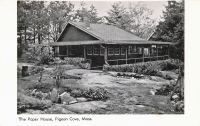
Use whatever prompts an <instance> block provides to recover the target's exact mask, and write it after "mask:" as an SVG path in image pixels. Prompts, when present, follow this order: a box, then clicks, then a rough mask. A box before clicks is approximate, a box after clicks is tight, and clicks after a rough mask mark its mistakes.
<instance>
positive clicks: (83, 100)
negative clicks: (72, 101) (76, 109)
mask: <svg viewBox="0 0 200 126" xmlns="http://www.w3.org/2000/svg"><path fill="white" fill-rule="evenodd" d="M76 100H77V102H86V101H87V99H86V98H84V97H80V98H76Z"/></svg>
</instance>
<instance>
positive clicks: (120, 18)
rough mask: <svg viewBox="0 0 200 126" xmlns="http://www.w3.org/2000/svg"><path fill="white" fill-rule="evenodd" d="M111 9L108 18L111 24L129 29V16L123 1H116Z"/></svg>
mask: <svg viewBox="0 0 200 126" xmlns="http://www.w3.org/2000/svg"><path fill="white" fill-rule="evenodd" d="M111 7H112V8H111V9H110V10H109V11H108V15H109V16H108V17H106V19H107V20H108V21H109V23H110V24H113V25H116V26H117V27H119V28H122V29H127V27H128V25H129V23H130V22H129V18H128V17H129V16H128V12H127V11H126V8H125V7H124V6H123V5H122V3H121V2H115V3H114V4H112V5H111Z"/></svg>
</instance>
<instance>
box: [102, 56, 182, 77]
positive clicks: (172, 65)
mask: <svg viewBox="0 0 200 126" xmlns="http://www.w3.org/2000/svg"><path fill="white" fill-rule="evenodd" d="M180 63H181V61H180V60H178V59H167V60H161V61H149V62H142V63H135V64H124V65H104V66H103V70H104V71H117V72H134V73H139V74H146V75H151V76H154V75H157V74H159V73H158V71H164V70H173V69H178V68H179V64H180Z"/></svg>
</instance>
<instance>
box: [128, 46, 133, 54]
mask: <svg viewBox="0 0 200 126" xmlns="http://www.w3.org/2000/svg"><path fill="white" fill-rule="evenodd" d="M128 54H133V46H128Z"/></svg>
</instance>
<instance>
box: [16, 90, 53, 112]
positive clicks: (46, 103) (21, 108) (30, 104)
mask: <svg viewBox="0 0 200 126" xmlns="http://www.w3.org/2000/svg"><path fill="white" fill-rule="evenodd" d="M50 106H51V101H50V100H39V99H36V98H32V97H29V96H25V95H23V94H21V93H18V94H17V113H18V114H20V113H22V112H25V111H26V109H34V110H44V109H46V108H49V107H50Z"/></svg>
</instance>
